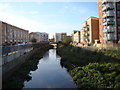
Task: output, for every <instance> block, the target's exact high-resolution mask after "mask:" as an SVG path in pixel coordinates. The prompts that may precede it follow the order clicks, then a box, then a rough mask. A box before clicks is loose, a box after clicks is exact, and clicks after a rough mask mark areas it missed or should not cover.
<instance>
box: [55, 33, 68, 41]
mask: <svg viewBox="0 0 120 90" xmlns="http://www.w3.org/2000/svg"><path fill="white" fill-rule="evenodd" d="M66 36H67V34H66V33H56V34H55V42H59V41H62V40H63V39H64V38H65V37H66Z"/></svg>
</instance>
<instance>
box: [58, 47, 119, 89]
mask: <svg viewBox="0 0 120 90" xmlns="http://www.w3.org/2000/svg"><path fill="white" fill-rule="evenodd" d="M57 53H58V54H59V55H60V56H61V64H62V65H63V66H65V67H66V68H68V71H69V72H70V74H71V75H72V76H73V79H74V81H75V82H76V84H77V86H78V87H80V88H120V49H119V50H107V51H102V50H101V51H98V50H95V51H90V50H86V49H82V48H79V47H73V46H70V45H68V46H64V45H62V46H59V48H58V49H57Z"/></svg>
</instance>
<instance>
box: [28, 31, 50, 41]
mask: <svg viewBox="0 0 120 90" xmlns="http://www.w3.org/2000/svg"><path fill="white" fill-rule="evenodd" d="M33 38H35V39H36V40H37V42H48V41H49V38H48V34H47V33H41V32H32V33H30V41H31V40H32V39H33Z"/></svg>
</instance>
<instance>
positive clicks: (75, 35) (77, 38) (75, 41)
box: [72, 31, 80, 44]
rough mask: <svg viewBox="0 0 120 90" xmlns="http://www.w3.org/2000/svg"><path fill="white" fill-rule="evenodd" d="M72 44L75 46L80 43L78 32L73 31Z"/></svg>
mask: <svg viewBox="0 0 120 90" xmlns="http://www.w3.org/2000/svg"><path fill="white" fill-rule="evenodd" d="M72 42H73V43H77V44H78V43H80V31H73V34H72Z"/></svg>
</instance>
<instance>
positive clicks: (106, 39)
mask: <svg viewBox="0 0 120 90" xmlns="http://www.w3.org/2000/svg"><path fill="white" fill-rule="evenodd" d="M98 6H99V7H98V9H99V38H100V42H101V43H102V44H109V43H118V41H119V40H120V0H99V1H98Z"/></svg>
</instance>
